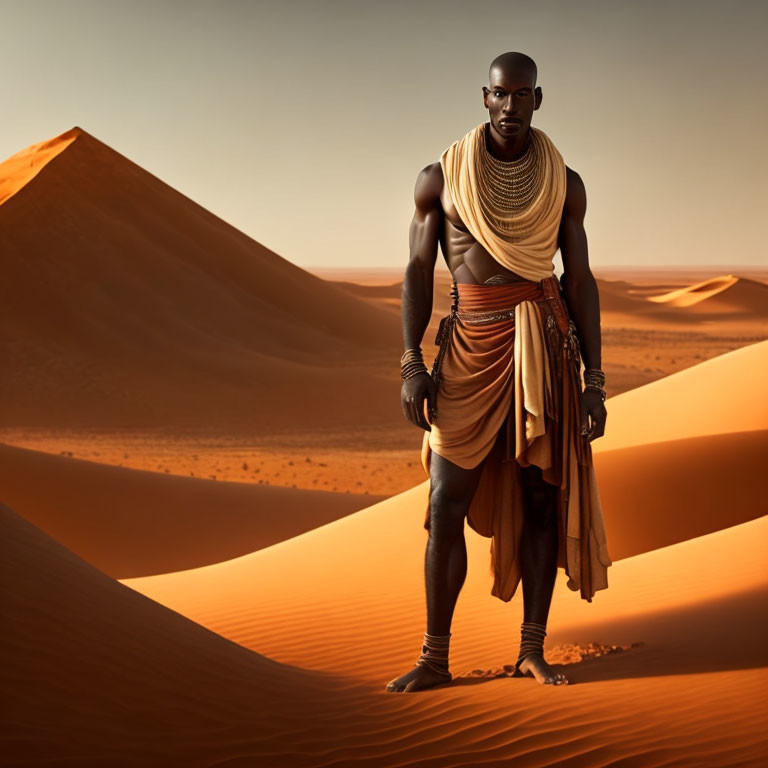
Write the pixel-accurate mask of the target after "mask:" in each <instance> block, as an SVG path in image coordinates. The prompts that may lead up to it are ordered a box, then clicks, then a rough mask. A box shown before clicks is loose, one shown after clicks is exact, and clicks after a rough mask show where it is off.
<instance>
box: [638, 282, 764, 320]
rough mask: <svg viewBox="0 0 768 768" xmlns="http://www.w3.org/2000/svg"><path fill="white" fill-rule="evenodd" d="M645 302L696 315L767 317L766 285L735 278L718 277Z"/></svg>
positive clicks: (653, 297) (650, 298) (650, 297)
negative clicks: (678, 308) (675, 308)
mask: <svg viewBox="0 0 768 768" xmlns="http://www.w3.org/2000/svg"><path fill="white" fill-rule="evenodd" d="M648 300H649V301H653V302H657V303H659V304H665V305H667V306H670V307H684V308H687V309H688V310H689V311H693V312H696V313H697V314H700V313H706V314H729V315H731V314H735V315H756V316H768V285H766V284H765V283H761V282H758V281H757V280H750V279H749V278H746V277H737V276H736V275H721V276H720V277H714V278H711V279H709V280H704V281H702V282H700V283H695V284H694V285H690V286H688V287H686V288H681V289H679V290H676V291H670V292H668V293H663V294H661V295H658V296H649V297H648Z"/></svg>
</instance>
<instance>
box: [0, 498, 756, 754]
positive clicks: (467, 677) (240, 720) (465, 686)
mask: <svg viewBox="0 0 768 768" xmlns="http://www.w3.org/2000/svg"><path fill="white" fill-rule="evenodd" d="M400 501H402V500H400ZM382 506H384V507H388V512H389V514H388V515H387V516H386V517H387V518H388V520H389V522H391V521H392V520H393V518H395V519H396V520H403V519H404V516H403V515H402V514H401V511H402V509H403V508H404V507H405V506H407V505H403V504H399V505H398V504H396V503H395V502H394V500H392V499H390V500H387V501H385V502H382V503H381V504H380V505H378V507H382ZM372 509H375V508H372ZM370 511H371V510H368V511H367V512H370ZM360 515H361V516H362V517H365V515H366V513H360ZM351 520H352V519H349V520H342V521H338V522H337V523H333V524H331V525H330V526H326V527H325V528H323V529H320V530H319V531H314V532H311V533H309V534H305V535H303V536H299V537H297V538H296V539H293V540H291V541H289V542H284V543H281V544H277V545H275V546H274V547H270V548H269V549H267V550H264V551H262V552H261V553H257V554H255V555H252V556H248V557H246V558H238V559H236V560H233V561H230V562H229V563H224V564H221V565H218V566H211V567H209V568H204V569H200V570H198V571H191V572H186V573H180V574H174V575H172V576H166V577H156V578H154V579H142V580H137V581H135V582H134V584H133V586H138V587H141V588H142V589H143V588H146V587H149V586H153V587H154V590H151V589H147V591H148V592H151V591H155V592H165V593H166V597H171V596H172V593H173V592H174V591H175V590H173V589H172V590H169V589H168V587H169V586H171V585H172V584H173V586H174V587H175V589H176V590H180V591H181V592H183V593H184V594H186V595H187V598H188V600H187V601H186V602H187V604H188V605H197V607H198V608H201V607H203V606H204V605H207V606H208V609H209V610H212V609H213V608H214V607H215V606H214V595H213V594H212V592H213V590H212V589H211V587H212V586H213V584H212V579H211V575H212V574H216V573H218V576H219V578H218V579H217V581H218V586H223V585H224V584H227V585H228V586H230V587H232V588H234V589H235V591H236V594H235V595H232V594H231V593H229V594H226V593H220V594H219V598H220V599H221V600H222V602H221V603H220V605H219V606H218V610H216V611H215V613H216V616H215V617H214V618H213V619H212V620H211V621H210V623H211V624H215V623H218V624H219V625H221V627H222V629H223V630H226V631H227V632H228V633H229V634H240V635H241V636H248V635H250V641H251V642H258V644H259V645H261V646H262V648H263V649H265V648H268V647H271V648H272V649H273V652H272V653H271V654H269V655H270V656H272V658H266V657H265V656H264V655H263V653H264V652H261V653H255V652H253V651H249V650H247V649H245V648H242V647H240V646H238V645H235V644H233V643H231V642H228V641H227V640H226V639H223V638H222V637H219V636H217V635H216V634H213V633H211V632H209V631H208V630H207V629H204V628H202V627H200V626H198V625H197V624H195V623H193V622H192V621H189V620H188V619H187V618H185V617H184V616H180V615H178V614H177V613H175V612H174V611H173V610H168V609H167V608H165V607H164V606H162V605H158V604H157V603H155V602H153V601H152V600H148V599H146V598H145V597H144V596H143V595H141V594H138V593H137V592H135V591H133V590H132V589H128V588H126V587H125V586H124V585H121V584H119V583H116V582H114V581H113V580H112V579H110V578H108V577H106V576H104V575H103V574H101V573H100V572H99V571H98V570H96V569H94V568H93V567H91V566H89V565H88V564H87V563H85V562H83V561H82V560H80V559H79V558H77V557H76V556H75V555H73V554H72V553H70V552H68V551H67V550H66V549H65V548H63V547H62V546H61V545H59V544H58V543H57V542H55V541H53V540H52V539H51V538H50V537H48V536H47V535H45V534H44V533H42V532H41V531H39V530H37V529H35V528H34V527H33V526H32V525H31V524H30V523H28V522H27V521H24V520H23V519H22V518H20V517H19V516H18V515H15V514H14V513H13V512H11V511H10V510H9V509H8V508H7V507H4V506H0V524H1V525H2V531H1V532H0V533H1V536H0V540H1V541H2V542H3V553H2V554H3V556H2V558H0V569H2V571H1V578H2V583H3V585H4V591H5V595H4V600H3V601H2V606H1V607H0V612H2V617H1V618H2V622H3V624H2V625H3V628H4V631H3V633H2V634H1V635H0V648H1V649H2V651H3V658H4V659H5V660H6V664H4V665H3V670H2V672H0V676H1V677H2V680H3V682H2V686H3V692H4V698H3V700H4V703H5V705H6V707H5V708H4V709H5V711H4V717H3V721H2V722H3V725H2V730H1V731H0V749H1V750H2V754H3V758H4V761H6V764H8V765H11V764H18V762H19V761H23V764H25V765H29V766H36V765H45V764H50V763H51V761H53V760H55V761H56V763H57V764H58V765H71V766H78V765H83V764H84V763H88V764H108V765H115V766H118V765H125V766H129V765H137V764H141V765H158V766H160V765H164V766H177V765H178V766H188V767H192V766H213V765H219V764H222V762H226V763H227V764H228V765H232V766H243V768H245V766H249V765H253V764H255V763H258V764H259V765H265V764H274V765H280V766H320V765H325V766H328V765H341V764H350V763H354V764H356V765H362V766H367V765H370V766H377V768H378V767H379V766H381V767H382V768H387V767H389V766H391V767H393V768H394V767H395V766H402V767H405V766H421V765H424V763H425V761H428V762H429V764H431V765H435V766H462V765H463V766H467V765H478V764H483V765H502V764H506V763H508V761H509V760H511V759H512V758H517V759H518V760H519V759H523V760H524V763H525V764H526V765H529V766H546V765H552V763H553V760H558V759H559V760H566V759H568V760H571V761H572V764H574V765H580V766H604V765H607V764H609V763H611V762H612V761H621V760H623V761H631V762H632V764H639V765H658V764H659V761H660V760H661V761H664V762H674V763H676V764H679V765H689V766H694V765H696V766H713V767H714V766H722V765H735V764H738V765H748V766H752V765H754V766H758V765H760V764H761V762H762V761H764V760H765V759H766V758H768V750H766V745H765V741H764V739H763V738H762V733H763V732H764V729H765V727H766V726H767V725H768V713H766V710H765V707H764V706H763V705H762V702H763V701H764V687H765V684H766V682H768V677H767V676H766V673H765V666H766V664H767V663H768V657H767V656H766V648H768V643H767V642H766V640H767V639H768V638H766V632H765V629H766V627H765V616H766V615H767V614H766V608H768V573H766V568H765V564H764V556H763V555H764V551H765V545H766V543H768V518H762V519H760V520H756V521H752V522H750V523H745V524H743V525H741V526H737V527H734V528H730V529H728V530H725V531H719V532H717V533H714V534H710V535H709V536H705V537H702V538H699V539H694V540H692V541H687V542H684V543H682V544H677V545H674V546H672V547H669V548H666V549H663V550H659V551H655V552H652V553H648V554H646V555H641V556H638V557H636V558H630V559H629V560H625V561H621V562H619V563H617V564H616V565H615V568H614V571H613V577H614V584H613V587H612V589H611V590H608V591H606V592H602V593H601V597H603V598H604V600H603V601H602V603H593V604H592V605H590V606H589V608H588V610H587V609H585V605H586V604H584V603H581V601H578V600H575V599H574V598H573V596H572V595H566V596H565V599H564V596H563V594H562V588H563V584H562V583H560V584H559V585H558V586H559V592H558V593H557V596H556V600H555V603H554V605H553V617H554V616H557V618H558V620H557V622H556V623H555V622H554V621H553V622H551V623H552V624H554V625H555V626H556V627H557V628H556V629H551V630H550V636H549V638H548V643H547V655H548V658H550V661H552V662H553V663H557V664H558V665H562V666H559V668H560V669H563V670H565V671H566V672H567V673H568V674H569V676H570V678H571V681H572V683H573V684H572V685H570V686H568V687H567V688H558V689H551V688H550V689H545V688H542V687H540V686H537V685H536V684H535V683H534V682H533V681H530V680H514V679H509V678H506V677H505V670H504V665H505V664H508V663H510V662H511V661H512V660H513V656H514V652H515V651H514V634H515V627H516V626H517V623H518V621H517V619H518V618H519V617H513V616H510V614H509V609H510V607H509V606H508V605H507V604H502V603H501V602H500V601H498V600H495V599H494V598H490V597H488V596H487V593H486V591H485V589H484V588H483V589H478V587H480V586H481V585H480V582H479V581H478V579H477V574H476V573H475V572H473V570H470V578H469V579H468V583H467V584H466V585H465V588H464V591H463V592H462V596H461V599H460V602H459V607H458V610H457V615H456V621H455V629H454V638H455V640H454V642H453V651H454V653H453V661H452V670H453V672H454V675H455V677H456V680H455V682H454V684H453V685H451V686H448V687H442V688H439V689H435V690H433V691H429V692H424V693H421V694H416V695H405V696H399V695H392V694H387V693H386V692H384V691H383V689H382V685H383V682H384V681H385V679H386V678H387V677H388V676H390V675H393V674H395V673H397V672H399V671H400V670H401V669H403V668H406V667H408V666H410V664H411V663H412V662H413V660H414V658H415V652H417V650H418V647H417V646H418V642H419V640H420V634H419V633H420V627H419V628H418V631H417V626H418V625H417V624H415V623H414V619H415V618H416V617H415V614H416V613H417V607H418V605H417V604H418V603H420V599H419V598H420V595H419V594H418V592H419V590H418V589H417V583H416V579H415V577H416V575H417V574H418V572H419V570H420V566H421V565H422V563H421V562H420V559H419V558H413V557H412V556H411V555H410V554H408V553H405V552H403V553H402V555H405V556H402V555H401V556H400V557H399V565H400V570H401V571H403V572H406V573H404V574H403V575H402V578H401V580H400V581H401V582H402V585H404V586H406V589H405V590H401V589H399V588H398V585H397V584H394V585H393V589H392V591H391V592H389V593H387V594H386V599H384V600H382V599H381V596H382V593H383V592H386V588H385V587H384V585H383V583H382V581H381V575H382V574H381V572H380V570H379V569H378V566H379V564H380V563H381V559H382V558H383V557H385V556H386V555H387V554H388V553H387V552H386V547H387V545H388V544H390V543H391V542H390V541H388V540H386V539H385V540H384V541H382V542H381V543H382V544H383V546H382V547H380V548H377V550H376V551H377V552H379V553H380V555H379V557H377V558H376V561H374V562H373V563H370V564H369V568H368V569H362V570H361V569H360V565H361V562H360V559H359V558H358V557H357V556H356V555H354V553H353V556H352V557H344V556H341V557H340V556H339V555H340V554H342V553H339V552H333V551H328V550H326V551H325V563H326V568H325V569H323V568H322V567H321V569H320V570H317V571H315V573H316V574H317V575H318V576H320V578H314V579H309V580H307V579H306V578H303V577H302V576H301V575H300V574H299V573H298V572H296V571H293V572H291V573H287V572H286V570H285V562H286V558H285V555H286V553H287V552H288V551H289V550H292V553H293V554H299V553H300V550H303V552H304V554H306V555H308V556H309V557H310V559H309V562H308V565H309V566H311V565H312V564H313V563H314V562H315V561H316V559H317V554H318V552H317V548H316V545H317V544H318V543H319V542H318V540H317V534H319V533H320V531H326V534H325V542H324V543H326V544H328V543H330V542H332V541H333V538H334V536H330V537H329V536H328V532H329V531H333V529H336V530H337V531H338V530H339V529H343V528H344V527H345V524H347V523H349V522H351ZM380 520H381V522H384V523H386V522H387V520H386V519H385V516H383V515H382V516H380ZM366 522H367V523H368V524H367V525H365V526H364V527H365V528H367V531H368V533H373V532H374V530H373V526H371V525H370V522H371V518H370V517H369V519H368V520H367V521H366ZM412 522H413V521H412ZM397 527H398V528H399V527H400V526H399V524H398V526H397ZM386 530H387V529H386V527H382V529H381V532H382V533H384V532H385V531H386ZM302 542H303V544H302ZM297 544H298V547H297ZM408 549H409V550H410V549H412V550H413V552H414V554H415V548H410V547H409V548H408ZM734 552H739V557H738V558H736V559H734V557H733V553H734ZM256 560H258V561H260V564H259V565H258V566H257V567H256V568H254V567H253V565H254V563H255V562H256ZM389 562H390V563H391V562H392V560H391V558H390V559H389ZM244 563H248V565H249V567H248V569H246V570H243V565H244ZM702 564H706V569H703V568H702ZM201 575H207V578H205V579H203V580H201V579H200V578H199V577H200V576H201ZM270 575H271V576H272V577H275V576H283V577H285V576H286V575H287V580H280V579H274V578H273V579H271V580H270V581H269V582H267V581H265V580H264V579H266V578H267V577H268V576H270ZM245 576H248V577H250V578H254V577H256V579H257V580H256V581H253V580H250V579H249V580H246V579H245V578H244V577H245ZM339 577H341V579H339ZM361 577H362V578H361ZM196 581H197V582H198V584H197V586H201V587H206V586H207V588H205V589H203V591H202V592H197V593H196V594H194V595H193V593H192V592H191V591H190V588H191V587H193V586H194V585H195V582H196ZM200 582H202V583H200ZM206 582H207V585H206ZM267 583H268V584H269V587H268V588H267V589H264V588H260V587H261V586H262V585H266V584H267ZM51 585H55V587H54V588H52V587H51ZM482 586H483V587H484V586H485V585H482ZM161 587H162V588H161ZM189 598H194V599H193V600H190V599H189ZM345 600H346V603H345V602H344V601H345ZM284 601H285V602H284ZM177 602H180V601H178V600H177ZM577 604H578V605H577ZM234 605H237V606H238V610H237V612H236V613H233V612H232V608H233V606H234ZM326 605H328V606H329V608H330V610H328V611H326V610H325V606H326ZM577 609H578V610H577ZM515 612H516V613H517V611H515ZM758 619H759V620H758ZM409 627H410V629H409ZM308 638H311V643H308ZM245 639H246V644H248V638H247V637H246V638H245ZM726 644H730V645H732V646H737V647H738V649H739V652H738V653H724V652H723V648H724V647H726ZM308 651H309V652H308ZM598 654H599V655H598ZM278 657H284V658H285V657H294V658H295V659H296V661H297V665H296V666H294V665H292V664H291V662H290V661H285V660H283V661H280V660H278ZM582 657H583V659H584V660H583V661H581V663H577V662H578V660H580V659H581V658H582ZM298 665H301V666H302V667H305V668H306V667H312V668H313V671H310V670H307V669H299V668H297V666H298ZM331 669H333V670H344V675H343V676H340V675H335V674H333V673H329V670H331ZM323 670H325V671H323ZM659 701H663V702H664V706H663V707H660V706H659ZM619 702H620V706H619ZM435 712H437V713H438V714H437V715H436V714H435ZM670 712H674V713H675V717H674V718H670V716H669V713H670ZM713 712H716V713H717V722H718V727H717V728H712V727H710V724H711V719H712V716H713V715H712V713H713ZM659 732H663V733H664V741H663V743H662V744H661V745H660V744H659V742H658V740H657V739H656V738H650V737H649V733H653V734H657V733H659ZM384 734H386V736H385V735H384Z"/></svg>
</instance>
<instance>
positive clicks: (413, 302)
mask: <svg viewBox="0 0 768 768" xmlns="http://www.w3.org/2000/svg"><path fill="white" fill-rule="evenodd" d="M442 188H443V172H442V169H441V167H440V163H432V164H431V165H428V166H427V167H426V168H424V169H423V170H422V171H421V172H420V173H419V175H418V178H417V179H416V188H415V190H414V195H413V197H414V202H415V204H416V210H415V213H414V214H413V220H412V221H411V227H410V231H409V244H410V258H409V261H408V266H407V267H406V270H405V277H404V279H403V292H402V302H401V307H402V310H401V311H402V318H403V344H404V348H405V349H413V348H417V347H419V346H420V345H421V340H422V338H423V336H424V332H425V331H426V330H427V326H428V325H429V318H430V317H431V316H432V300H433V290H434V277H435V274H434V273H435V262H436V261H437V244H438V239H439V232H440V224H441V221H442V216H443V209H442V205H441V203H440V193H441V192H442Z"/></svg>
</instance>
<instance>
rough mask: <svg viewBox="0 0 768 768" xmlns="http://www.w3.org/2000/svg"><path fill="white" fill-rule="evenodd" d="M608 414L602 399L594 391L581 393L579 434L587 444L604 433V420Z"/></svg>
mask: <svg viewBox="0 0 768 768" xmlns="http://www.w3.org/2000/svg"><path fill="white" fill-rule="evenodd" d="M607 416H608V412H607V411H606V409H605V404H604V403H603V398H602V397H601V396H600V392H598V391H597V390H596V389H584V391H583V392H582V393H581V434H582V435H584V436H585V437H586V438H587V439H588V440H589V442H592V440H594V439H595V438H596V437H602V436H603V434H604V433H605V419H606V417H607Z"/></svg>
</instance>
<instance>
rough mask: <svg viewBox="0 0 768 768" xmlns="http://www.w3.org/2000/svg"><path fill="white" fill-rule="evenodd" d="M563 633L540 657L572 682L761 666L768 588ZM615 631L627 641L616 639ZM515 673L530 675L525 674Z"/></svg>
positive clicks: (469, 680)
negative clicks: (565, 653) (577, 653)
mask: <svg viewBox="0 0 768 768" xmlns="http://www.w3.org/2000/svg"><path fill="white" fill-rule="evenodd" d="M568 634H569V635H570V636H571V638H572V639H571V640H570V642H568V643H567V644H565V645H561V644H555V645H552V646H551V647H550V646H547V649H546V650H545V653H544V657H545V658H546V659H547V661H548V662H549V663H550V664H551V665H552V667H553V669H554V670H555V671H557V672H563V673H564V674H565V675H566V676H567V677H568V680H569V685H579V684H582V683H593V682H598V681H601V680H620V679H630V678H640V677H659V676H670V675H690V674H701V673H705V672H725V671H732V670H740V669H757V668H761V667H766V666H768V587H760V588H758V589H754V590H749V591H746V592H743V593H740V594H737V595H733V596H729V597H725V598H721V599H718V600H712V601H708V602H704V603H700V604H698V605H694V606H689V607H681V608H677V609H674V610H665V611H659V612H658V613H654V614H650V615H647V614H646V615H643V616H638V617H637V618H636V619H621V620H619V621H613V622H604V623H602V624H595V625H590V626H589V627H584V628H579V627H575V628H574V630H573V631H572V632H569V633H568ZM616 637H621V638H622V639H624V640H625V641H624V642H622V643H619V642H616V641H615V640H613V639H612V638H616ZM626 638H632V640H631V641H630V642H626ZM564 647H567V648H569V649H572V648H574V647H576V648H578V647H581V648H582V649H584V651H585V652H587V653H588V656H587V657H586V658H582V660H581V661H574V662H571V663H555V660H556V659H557V657H558V656H561V655H562V654H561V650H562V649H563V648H564ZM601 651H602V652H601ZM571 653H572V651H571ZM504 677H511V664H506V665H504V666H502V667H499V668H493V669H473V670H467V671H456V672H454V679H453V681H452V682H451V683H448V684H447V685H451V686H466V685H478V684H482V683H487V682H490V681H491V680H497V679H499V678H504ZM512 679H513V680H515V681H516V682H518V681H519V682H526V683H532V682H533V679H532V678H530V677H517V678H512ZM441 687H446V686H445V685H443V686H441Z"/></svg>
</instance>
